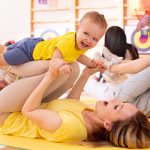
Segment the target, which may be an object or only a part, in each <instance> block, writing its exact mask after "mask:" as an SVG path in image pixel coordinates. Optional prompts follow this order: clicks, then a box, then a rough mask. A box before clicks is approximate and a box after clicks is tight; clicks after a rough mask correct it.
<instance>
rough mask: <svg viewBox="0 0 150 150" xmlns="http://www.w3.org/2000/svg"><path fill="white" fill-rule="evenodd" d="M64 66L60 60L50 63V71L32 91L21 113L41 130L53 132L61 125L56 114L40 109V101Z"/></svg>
mask: <svg viewBox="0 0 150 150" xmlns="http://www.w3.org/2000/svg"><path fill="white" fill-rule="evenodd" d="M63 64H64V62H63V61H62V60H61V59H53V60H52V61H50V69H49V71H48V72H47V73H46V74H45V76H44V78H43V79H42V81H41V82H40V83H39V85H38V86H37V87H36V88H35V89H34V91H33V92H32V93H31V95H30V96H29V97H28V99H27V101H26V102H25V104H24V106H23V108H22V113H23V114H24V115H25V116H26V117H28V118H29V119H30V120H32V121H33V122H35V123H36V124H37V125H38V126H39V127H41V128H42V129H46V130H48V131H51V132H53V131H55V130H56V129H57V128H59V126H60V125H61V119H60V117H59V115H58V113H57V112H55V111H52V110H46V109H40V108H39V106H40V104H41V100H42V98H43V95H44V93H45V92H46V90H47V88H48V87H49V85H50V84H51V83H52V81H53V80H54V79H55V78H56V77H57V75H58V72H59V68H60V67H61V66H62V65H63Z"/></svg>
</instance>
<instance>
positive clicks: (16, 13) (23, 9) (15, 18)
mask: <svg viewBox="0 0 150 150" xmlns="http://www.w3.org/2000/svg"><path fill="white" fill-rule="evenodd" d="M27 36H30V0H0V43H5V42H6V41H9V40H15V41H17V40H19V39H22V38H24V37H27Z"/></svg>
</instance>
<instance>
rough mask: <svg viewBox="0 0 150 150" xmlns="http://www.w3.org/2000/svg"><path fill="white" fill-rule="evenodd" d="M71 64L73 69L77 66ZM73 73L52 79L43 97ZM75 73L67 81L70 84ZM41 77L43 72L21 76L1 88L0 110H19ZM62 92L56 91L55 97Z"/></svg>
mask: <svg viewBox="0 0 150 150" xmlns="http://www.w3.org/2000/svg"><path fill="white" fill-rule="evenodd" d="M33 63H34V64H35V62H33ZM30 65H31V63H30ZM72 66H73V70H74V68H75V67H74V66H77V64H76V63H75V65H74V63H73V64H72ZM33 67H34V65H33ZM41 68H42V67H41ZM33 73H34V72H33ZM73 73H75V72H74V71H73ZM73 73H72V74H70V75H69V76H62V75H59V76H58V77H57V79H56V80H55V81H53V83H52V84H51V85H50V87H49V89H48V92H46V93H45V97H46V96H47V95H50V94H51V93H52V92H53V93H54V92H55V90H56V89H57V88H59V87H60V86H61V85H63V83H65V81H67V79H68V77H70V76H72V75H73ZM77 74H78V72H77ZM77 74H76V76H74V80H73V79H72V82H70V84H69V83H68V84H69V85H70V86H71V85H72V83H73V82H74V81H75V80H76V78H77ZM43 77H44V74H40V75H37V76H32V77H27V78H23V79H20V80H18V81H15V82H13V83H11V84H10V85H8V86H7V87H5V88H4V89H3V90H1V91H0V112H13V111H20V110H21V109H22V106H23V104H24V102H25V101H26V99H27V98H28V96H29V95H30V94H31V92H32V91H33V90H34V89H35V88H36V86H37V85H38V84H39V83H40V81H41V80H42V78H43ZM68 87H69V86H68ZM68 87H67V88H65V87H64V89H63V92H65V91H66V90H67V89H68ZM56 92H57V91H56ZM63 92H62V91H61V92H60V93H57V94H56V96H55V97H56V98H58V97H59V95H61V94H63Z"/></svg>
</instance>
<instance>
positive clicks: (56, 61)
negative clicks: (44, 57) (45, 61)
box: [48, 58, 67, 77]
mask: <svg viewBox="0 0 150 150" xmlns="http://www.w3.org/2000/svg"><path fill="white" fill-rule="evenodd" d="M66 64H67V63H66V62H65V61H64V60H63V59H61V58H53V59H51V60H50V63H49V71H48V73H49V74H50V75H51V76H53V77H56V76H58V74H59V69H60V68H61V67H62V66H63V65H66Z"/></svg>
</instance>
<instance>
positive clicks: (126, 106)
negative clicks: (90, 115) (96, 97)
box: [95, 99, 138, 123]
mask: <svg viewBox="0 0 150 150" xmlns="http://www.w3.org/2000/svg"><path fill="white" fill-rule="evenodd" d="M95 111H96V113H97V115H98V117H99V118H100V119H101V120H103V121H104V122H105V121H108V122H110V123H113V122H114V121H117V120H122V121H123V120H125V119H127V118H129V117H131V116H133V115H134V114H136V113H137V112H138V109H137V108H136V107H135V106H134V105H132V104H130V103H123V102H122V101H120V100H115V99H114V100H110V101H109V102H105V101H97V103H96V109H95Z"/></svg>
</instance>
